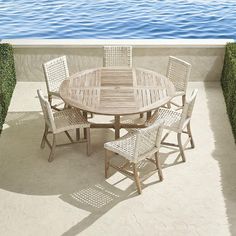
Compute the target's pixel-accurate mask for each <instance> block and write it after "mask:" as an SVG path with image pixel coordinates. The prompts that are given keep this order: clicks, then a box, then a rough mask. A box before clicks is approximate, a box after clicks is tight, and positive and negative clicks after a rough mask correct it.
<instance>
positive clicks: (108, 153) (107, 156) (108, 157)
mask: <svg viewBox="0 0 236 236" xmlns="http://www.w3.org/2000/svg"><path fill="white" fill-rule="evenodd" d="M111 155H112V152H111V151H109V150H107V149H105V178H106V179H107V178H108V170H109V167H110V160H111Z"/></svg>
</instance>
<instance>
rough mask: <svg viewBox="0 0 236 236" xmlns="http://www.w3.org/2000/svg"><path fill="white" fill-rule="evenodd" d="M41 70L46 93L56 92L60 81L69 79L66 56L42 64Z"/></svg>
mask: <svg viewBox="0 0 236 236" xmlns="http://www.w3.org/2000/svg"><path fill="white" fill-rule="evenodd" d="M43 70H44V75H45V79H46V84H47V90H48V93H51V92H58V91H59V87H60V85H61V83H62V81H63V80H65V79H66V78H68V77H69V70H68V66H67V60H66V56H62V57H58V58H55V59H53V60H51V61H48V62H46V63H44V64H43Z"/></svg>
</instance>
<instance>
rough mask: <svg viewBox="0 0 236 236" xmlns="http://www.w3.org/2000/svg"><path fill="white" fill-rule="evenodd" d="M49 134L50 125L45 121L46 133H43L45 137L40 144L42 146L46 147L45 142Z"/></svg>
mask: <svg viewBox="0 0 236 236" xmlns="http://www.w3.org/2000/svg"><path fill="white" fill-rule="evenodd" d="M47 135H48V126H47V124H46V123H45V128H44V133H43V137H42V141H41V145H40V147H41V148H44V147H45V142H46V138H47Z"/></svg>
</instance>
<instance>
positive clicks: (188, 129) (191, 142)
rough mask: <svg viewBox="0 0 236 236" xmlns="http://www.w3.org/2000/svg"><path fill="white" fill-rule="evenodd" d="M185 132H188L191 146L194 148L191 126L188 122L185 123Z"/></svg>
mask: <svg viewBox="0 0 236 236" xmlns="http://www.w3.org/2000/svg"><path fill="white" fill-rule="evenodd" d="M187 132H188V136H189V137H190V144H191V148H195V144H194V141H193V135H192V132H191V127H190V122H189V123H188V125H187Z"/></svg>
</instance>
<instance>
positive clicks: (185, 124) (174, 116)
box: [146, 89, 198, 162]
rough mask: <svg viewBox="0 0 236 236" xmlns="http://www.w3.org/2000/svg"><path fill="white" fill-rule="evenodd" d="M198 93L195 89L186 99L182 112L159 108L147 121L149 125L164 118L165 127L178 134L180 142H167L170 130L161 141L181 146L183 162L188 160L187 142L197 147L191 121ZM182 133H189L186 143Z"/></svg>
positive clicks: (165, 143) (192, 146)
mask: <svg viewBox="0 0 236 236" xmlns="http://www.w3.org/2000/svg"><path fill="white" fill-rule="evenodd" d="M197 93H198V90H197V89H195V90H193V92H192V94H191V96H190V98H189V99H187V100H186V101H185V104H184V107H183V110H182V112H180V111H176V110H173V109H167V108H159V109H158V110H157V111H155V112H154V114H153V115H152V117H151V118H150V119H149V120H148V121H147V122H146V125H147V126H148V125H153V124H155V123H156V122H158V123H159V120H164V129H166V130H168V131H169V132H175V133H176V134H177V140H178V144H174V143H169V142H165V140H166V138H167V137H168V135H169V132H168V133H166V135H164V137H163V138H162V140H161V143H162V144H164V145H169V146H176V147H179V150H180V155H181V157H182V160H183V162H185V161H186V157H185V153H184V150H185V149H186V146H187V144H188V143H189V142H190V144H191V148H194V147H195V145H194V141H193V136H192V132H191V126H190V122H191V117H192V112H193V107H194V103H195V100H196V97H197ZM182 134H187V135H188V138H187V140H186V142H185V143H184V144H182Z"/></svg>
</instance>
